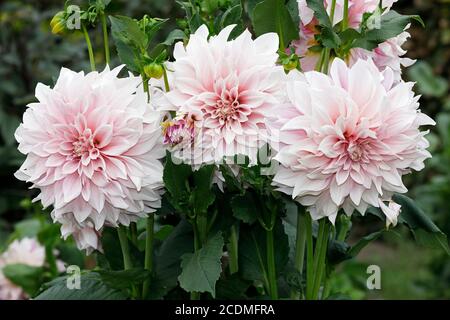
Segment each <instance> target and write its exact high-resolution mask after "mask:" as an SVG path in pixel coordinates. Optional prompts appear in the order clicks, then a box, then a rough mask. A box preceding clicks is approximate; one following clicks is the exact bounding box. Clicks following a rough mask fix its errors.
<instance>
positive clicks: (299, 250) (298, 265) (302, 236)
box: [291, 207, 306, 299]
mask: <svg viewBox="0 0 450 320" xmlns="http://www.w3.org/2000/svg"><path fill="white" fill-rule="evenodd" d="M305 243H306V217H305V212H304V209H303V207H299V208H298V216H297V240H296V244H295V245H296V247H295V269H296V270H297V271H298V274H299V276H300V279H301V278H302V275H303V264H304V261H305ZM291 298H292V299H300V293H299V292H298V291H296V290H292V292H291Z"/></svg>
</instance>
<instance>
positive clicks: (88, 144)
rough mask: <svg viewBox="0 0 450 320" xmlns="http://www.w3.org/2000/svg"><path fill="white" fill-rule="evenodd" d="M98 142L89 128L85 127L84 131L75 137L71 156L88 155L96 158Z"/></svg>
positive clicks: (98, 152) (98, 153)
mask: <svg viewBox="0 0 450 320" xmlns="http://www.w3.org/2000/svg"><path fill="white" fill-rule="evenodd" d="M97 144H98V142H97V141H95V139H94V137H93V135H92V131H91V129H88V128H87V129H85V130H84V132H83V133H82V134H81V135H80V136H79V137H78V139H76V140H75V141H74V142H73V143H72V145H73V156H74V157H76V158H80V157H83V155H84V157H89V158H91V159H93V160H95V159H97V158H98V156H99V155H100V151H99V150H98V149H97Z"/></svg>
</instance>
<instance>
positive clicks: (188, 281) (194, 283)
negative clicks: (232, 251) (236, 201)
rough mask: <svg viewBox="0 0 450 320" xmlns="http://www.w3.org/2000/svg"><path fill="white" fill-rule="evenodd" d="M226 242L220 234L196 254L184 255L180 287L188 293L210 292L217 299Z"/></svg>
mask: <svg viewBox="0 0 450 320" xmlns="http://www.w3.org/2000/svg"><path fill="white" fill-rule="evenodd" d="M223 246H224V241H223V237H222V234H221V233H220V232H219V233H217V234H216V235H215V236H213V237H212V238H210V239H208V241H207V242H206V244H205V245H204V246H203V247H202V248H201V249H200V250H198V251H197V252H195V253H188V254H185V255H183V257H182V258H181V259H182V262H181V268H182V270H183V271H182V272H181V275H180V276H179V277H178V280H179V281H180V286H181V287H182V288H183V289H184V290H186V291H188V292H193V291H195V292H209V293H211V295H212V296H213V298H215V296H216V282H217V280H219V277H220V273H221V271H222V267H221V258H222V248H223Z"/></svg>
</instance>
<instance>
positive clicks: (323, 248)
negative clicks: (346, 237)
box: [311, 218, 330, 300]
mask: <svg viewBox="0 0 450 320" xmlns="http://www.w3.org/2000/svg"><path fill="white" fill-rule="evenodd" d="M329 232H330V225H329V224H328V223H327V219H326V218H322V220H320V223H319V239H318V246H317V247H316V252H315V253H314V260H316V257H317V266H315V272H316V273H315V277H314V287H313V291H312V296H311V298H312V299H314V300H316V299H318V297H319V289H320V285H321V283H322V277H323V274H324V272H325V267H326V254H327V249H328V236H329Z"/></svg>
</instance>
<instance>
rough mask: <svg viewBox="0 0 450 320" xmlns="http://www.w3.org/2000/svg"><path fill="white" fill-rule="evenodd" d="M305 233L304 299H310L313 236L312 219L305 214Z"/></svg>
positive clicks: (312, 269) (312, 282) (312, 273)
mask: <svg viewBox="0 0 450 320" xmlns="http://www.w3.org/2000/svg"><path fill="white" fill-rule="evenodd" d="M305 226H306V227H305V229H306V230H305V231H306V299H308V300H309V299H311V293H312V288H313V285H314V279H313V275H314V264H313V262H314V261H313V259H314V253H313V234H312V219H311V216H310V215H309V214H308V213H307V214H306V215H305Z"/></svg>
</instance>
